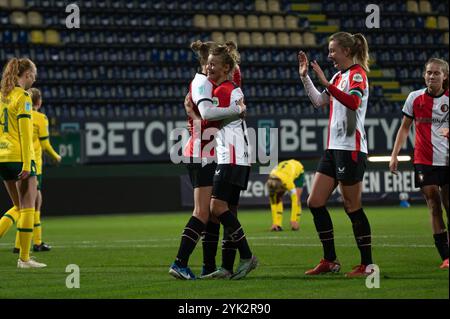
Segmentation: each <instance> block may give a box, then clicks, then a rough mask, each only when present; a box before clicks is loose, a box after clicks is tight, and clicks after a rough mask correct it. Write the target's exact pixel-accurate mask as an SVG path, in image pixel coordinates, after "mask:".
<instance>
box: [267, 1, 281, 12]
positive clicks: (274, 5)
mask: <svg viewBox="0 0 450 319" xmlns="http://www.w3.org/2000/svg"><path fill="white" fill-rule="evenodd" d="M267 10H268V11H269V12H280V2H279V1H278V0H268V1H267Z"/></svg>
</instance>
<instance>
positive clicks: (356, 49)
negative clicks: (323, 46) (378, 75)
mask: <svg viewBox="0 0 450 319" xmlns="http://www.w3.org/2000/svg"><path fill="white" fill-rule="evenodd" d="M333 40H334V41H336V42H337V43H338V44H339V46H341V47H343V48H349V49H350V55H351V56H352V58H353V60H354V61H355V63H357V64H359V65H360V66H361V67H362V68H363V69H364V70H365V71H366V72H369V71H370V68H369V64H370V58H369V45H368V44H367V40H366V38H365V37H364V35H362V34H361V33H356V34H351V33H348V32H337V33H335V34H333V35H331V36H330V38H329V41H330V42H331V41H333Z"/></svg>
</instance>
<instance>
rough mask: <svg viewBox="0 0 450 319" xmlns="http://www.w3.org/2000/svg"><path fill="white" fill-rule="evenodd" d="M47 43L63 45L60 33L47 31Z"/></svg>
mask: <svg viewBox="0 0 450 319" xmlns="http://www.w3.org/2000/svg"><path fill="white" fill-rule="evenodd" d="M45 43H46V44H50V45H58V44H61V38H60V36H59V33H58V31H56V30H46V31H45Z"/></svg>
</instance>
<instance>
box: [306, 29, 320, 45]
mask: <svg viewBox="0 0 450 319" xmlns="http://www.w3.org/2000/svg"><path fill="white" fill-rule="evenodd" d="M303 44H304V45H306V46H316V45H317V43H316V36H315V35H314V33H311V32H305V33H304V34H303Z"/></svg>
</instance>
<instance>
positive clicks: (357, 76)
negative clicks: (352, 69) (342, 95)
mask: <svg viewBox="0 0 450 319" xmlns="http://www.w3.org/2000/svg"><path fill="white" fill-rule="evenodd" d="M353 81H355V82H362V81H363V77H362V75H361V74H360V73H355V74H354V75H353Z"/></svg>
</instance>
